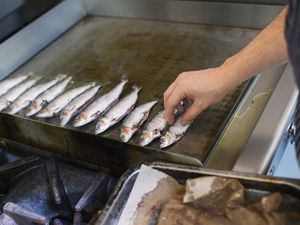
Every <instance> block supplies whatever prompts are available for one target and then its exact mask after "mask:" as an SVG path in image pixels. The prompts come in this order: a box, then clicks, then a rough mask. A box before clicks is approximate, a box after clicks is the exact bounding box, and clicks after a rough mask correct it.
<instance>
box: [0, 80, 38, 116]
mask: <svg viewBox="0 0 300 225" xmlns="http://www.w3.org/2000/svg"><path fill="white" fill-rule="evenodd" d="M39 79H40V77H37V78H34V79H30V80H27V81H24V82H23V83H21V84H19V85H17V86H14V87H13V88H11V89H10V90H8V92H6V93H5V94H4V95H2V96H0V111H2V110H4V109H6V108H7V107H8V106H9V105H10V104H11V103H12V102H13V101H15V100H16V99H17V98H18V97H19V96H20V95H21V94H22V93H23V92H25V91H26V90H27V89H29V88H31V87H32V86H33V85H35V83H36V82H37V81H38V80H39Z"/></svg>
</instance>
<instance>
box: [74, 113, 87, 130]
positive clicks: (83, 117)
mask: <svg viewBox="0 0 300 225" xmlns="http://www.w3.org/2000/svg"><path fill="white" fill-rule="evenodd" d="M89 122H90V119H89V116H88V114H87V113H86V112H81V113H80V114H79V115H78V116H77V117H76V118H75V121H74V127H81V126H83V125H85V124H87V123H89Z"/></svg>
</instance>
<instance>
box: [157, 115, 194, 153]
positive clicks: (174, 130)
mask: <svg viewBox="0 0 300 225" xmlns="http://www.w3.org/2000/svg"><path fill="white" fill-rule="evenodd" d="M181 118H182V117H181V116H179V117H178V118H177V119H176V121H175V123H174V124H173V125H171V126H170V127H169V129H168V130H167V132H166V133H165V134H164V135H163V136H162V137H161V138H160V141H159V142H160V143H159V147H160V148H166V147H168V146H170V145H172V144H174V143H175V142H177V141H179V140H180V139H181V138H182V137H183V135H184V134H185V133H186V131H187V129H188V128H189V127H190V125H191V124H192V122H189V123H188V124H187V125H185V126H183V125H182V124H181Z"/></svg>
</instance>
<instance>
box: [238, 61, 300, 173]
mask: <svg viewBox="0 0 300 225" xmlns="http://www.w3.org/2000/svg"><path fill="white" fill-rule="evenodd" d="M297 96H298V90H297V87H296V83H295V81H294V77H293V71H292V68H291V66H290V65H288V66H287V68H286V70H285V71H284V74H283V75H282V77H281V79H280V81H279V82H278V85H277V86H276V88H275V90H274V91H273V94H272V96H271V98H270V100H269V102H268V104H267V105H266V107H265V109H264V111H263V113H262V115H261V117H260V118H259V120H258V122H257V124H256V126H255V128H254V130H253V132H252V134H251V136H250V138H249V140H248V142H247V144H246V145H245V147H244V148H243V150H242V153H241V155H240V156H239V158H238V160H237V162H236V163H235V166H234V168H233V170H235V171H241V172H252V173H259V174H262V173H265V172H266V171H267V169H268V166H269V165H270V162H271V161H272V159H273V156H274V155H275V153H276V151H280V149H278V145H279V143H280V142H281V141H282V138H283V137H284V136H286V133H287V130H288V127H289V125H290V123H291V121H292V117H293V112H294V110H295V107H296V103H297ZM277 149H278V150H277ZM281 150H283V149H281Z"/></svg>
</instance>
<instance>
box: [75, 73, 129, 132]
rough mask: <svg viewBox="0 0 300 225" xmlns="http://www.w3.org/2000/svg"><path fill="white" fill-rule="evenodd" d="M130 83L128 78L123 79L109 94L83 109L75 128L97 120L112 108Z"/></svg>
mask: <svg viewBox="0 0 300 225" xmlns="http://www.w3.org/2000/svg"><path fill="white" fill-rule="evenodd" d="M127 82H128V79H127V77H126V76H123V77H122V80H121V82H120V83H119V84H118V85H117V86H116V87H114V88H113V89H112V90H111V91H109V92H108V93H106V94H104V95H102V96H100V97H99V98H98V99H96V100H95V101H93V102H92V103H91V104H90V105H89V106H88V107H86V108H85V109H83V111H81V112H80V114H79V115H78V116H77V117H76V119H75V123H74V127H80V126H83V125H85V124H88V123H90V122H92V121H94V120H95V119H97V118H98V117H99V116H100V115H101V114H102V113H104V112H105V111H107V110H108V109H109V108H110V107H112V106H113V105H114V104H115V103H116V102H117V101H118V99H119V96H120V95H121V93H122V91H123V88H124V86H125V84H126V83H127Z"/></svg>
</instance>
